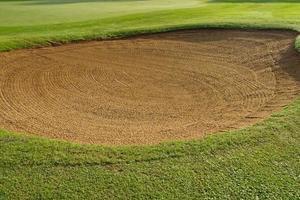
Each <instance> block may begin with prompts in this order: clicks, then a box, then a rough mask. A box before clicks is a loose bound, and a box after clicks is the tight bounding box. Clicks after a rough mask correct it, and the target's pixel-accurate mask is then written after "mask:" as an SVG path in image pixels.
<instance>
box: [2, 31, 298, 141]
mask: <svg viewBox="0 0 300 200" xmlns="http://www.w3.org/2000/svg"><path fill="white" fill-rule="evenodd" d="M296 35H297V34H296V33H294V32H288V31H238V30H194V31H178V32H172V33H162V34H154V35H147V36H139V37H133V38H129V39H123V40H112V41H94V42H86V43H79V44H70V45H64V46H59V47H48V48H41V49H29V50H19V51H13V52H6V53H0V128H3V129H7V130H12V131H18V132H26V133H32V134H36V135H41V136H46V137H49V138H59V139H64V140H69V141H73V142H79V143H97V144H109V145H124V144H125V145H128V144H156V143H160V142H162V141H172V140H186V139H192V138H200V137H203V136H204V135H206V134H210V133H215V132H219V131H224V130H230V129H236V128H240V127H245V126H248V125H251V124H254V123H256V122H258V121H261V120H262V119H264V118H265V117H268V116H270V114H271V113H272V112H274V111H278V110H280V109H281V108H282V106H285V105H287V104H288V103H289V102H290V101H291V100H292V99H293V97H295V96H296V95H297V94H299V88H300V84H299V83H300V54H298V53H297V52H296V51H295V50H294V49H293V45H294V40H295V37H296Z"/></svg>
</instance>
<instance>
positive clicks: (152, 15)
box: [0, 0, 300, 200]
mask: <svg viewBox="0 0 300 200" xmlns="http://www.w3.org/2000/svg"><path fill="white" fill-rule="evenodd" d="M82 1H84V2H83V3H80V2H78V1H77V2H76V1H74V0H62V1H58V0H52V1H51V0H36V1H33V0H26V1H21V0H19V1H11V0H0V49H1V50H2V51H6V50H11V49H16V48H23V47H31V46H35V45H52V44H55V43H61V42H70V41H74V40H83V39H96V38H110V37H123V36H126V35H132V34H137V33H142V32H158V31H166V30H172V29H183V28H196V27H208V28H213V27H218V28H263V29H265V28H284V29H293V30H298V31H300V15H299V10H300V3H296V2H297V1H293V0H285V1H284V0H269V1H268V0H261V1H258V0H213V1H210V2H204V1H198V2H197V1H192V0H190V1H189V0H188V1H181V0H170V1H169V2H171V3H165V2H166V1H162V0H161V1H158V0H144V1H142V0H140V1H129V0H118V1H117V0H106V1H105V0H102V1H101V0H98V1H97V0H82ZM72 2H73V3H72ZM261 2H263V3H261ZM70 12H73V14H71V13H70ZM298 38H299V39H298V40H297V42H296V47H298V48H299V49H300V37H298ZM295 67H299V66H295ZM0 152H1V153H0V199H88V198H89V199H151V198H152V199H274V200H275V199H276V200H277V199H300V189H299V188H300V98H297V99H296V100H295V101H294V102H293V103H292V104H291V105H289V106H288V107H287V108H286V109H284V110H283V111H282V112H280V113H277V114H274V115H273V116H272V117H271V118H269V119H268V120H266V121H264V122H262V123H260V124H257V125H255V126H253V127H249V128H246V129H243V130H239V131H234V132H229V133H223V134H220V135H214V136H210V137H207V138H205V139H203V140H195V141H190V142H174V143H164V144H161V145H154V146H146V147H102V146H92V145H76V144H71V143H67V142H60V141H54V140H48V139H43V138H39V137H31V136H25V135H22V134H17V133H11V132H8V131H4V130H3V131H0Z"/></svg>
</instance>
